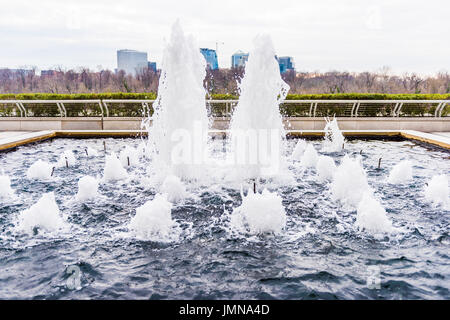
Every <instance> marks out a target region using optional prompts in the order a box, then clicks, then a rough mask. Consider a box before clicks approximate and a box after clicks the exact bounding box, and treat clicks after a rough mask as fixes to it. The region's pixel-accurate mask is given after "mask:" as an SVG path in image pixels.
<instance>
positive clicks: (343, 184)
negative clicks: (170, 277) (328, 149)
mask: <svg viewBox="0 0 450 320" xmlns="http://www.w3.org/2000/svg"><path fill="white" fill-rule="evenodd" d="M369 190H370V187H369V184H368V182H367V176H366V172H365V171H364V169H363V167H362V166H361V162H360V159H359V158H355V159H352V158H350V157H349V156H348V155H345V156H344V158H343V159H342V161H341V164H340V165H339V166H338V167H337V170H336V172H335V174H334V175H333V182H332V183H331V193H332V197H333V199H335V200H340V201H341V202H343V203H348V204H349V205H351V206H356V205H357V204H358V203H359V202H360V201H361V199H362V197H363V195H364V193H365V192H367V191H369Z"/></svg>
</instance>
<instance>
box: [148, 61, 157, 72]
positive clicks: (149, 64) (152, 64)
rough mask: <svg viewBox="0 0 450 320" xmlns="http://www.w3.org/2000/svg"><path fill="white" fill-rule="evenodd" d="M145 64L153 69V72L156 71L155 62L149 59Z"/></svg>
mask: <svg viewBox="0 0 450 320" xmlns="http://www.w3.org/2000/svg"><path fill="white" fill-rule="evenodd" d="M147 66H148V68H149V69H150V70H153V72H156V62H151V61H149V62H148V64H147Z"/></svg>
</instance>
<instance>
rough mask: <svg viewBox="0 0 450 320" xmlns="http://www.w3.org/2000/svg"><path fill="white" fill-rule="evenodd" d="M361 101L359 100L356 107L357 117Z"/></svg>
mask: <svg viewBox="0 0 450 320" xmlns="http://www.w3.org/2000/svg"><path fill="white" fill-rule="evenodd" d="M360 104H361V103H360V102H358V103H357V104H356V107H355V117H358V110H359V106H360Z"/></svg>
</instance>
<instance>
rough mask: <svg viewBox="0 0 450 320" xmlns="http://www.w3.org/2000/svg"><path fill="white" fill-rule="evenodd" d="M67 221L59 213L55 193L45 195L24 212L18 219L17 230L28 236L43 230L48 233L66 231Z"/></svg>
mask: <svg viewBox="0 0 450 320" xmlns="http://www.w3.org/2000/svg"><path fill="white" fill-rule="evenodd" d="M66 227H67V223H66V221H65V220H64V219H63V217H62V215H61V214H60V212H59V208H58V205H57V204H56V200H55V195H54V193H53V192H49V193H44V194H43V195H42V197H41V198H40V199H39V200H38V201H37V202H36V203H35V204H33V205H32V206H31V207H30V208H28V209H26V210H24V211H22V212H21V213H20V214H19V217H18V224H17V229H18V230H20V231H24V232H26V233H28V234H30V235H31V234H33V233H35V231H36V228H37V230H40V229H43V230H45V231H47V232H52V231H57V230H61V229H65V228H66Z"/></svg>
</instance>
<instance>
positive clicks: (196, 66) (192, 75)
mask: <svg viewBox="0 0 450 320" xmlns="http://www.w3.org/2000/svg"><path fill="white" fill-rule="evenodd" d="M205 68H206V62H205V59H204V58H203V56H202V54H201V53H200V51H199V49H198V46H197V44H196V42H195V41H194V39H193V37H188V36H186V35H185V34H184V32H183V30H182V29H181V26H180V23H179V22H178V21H177V22H176V23H175V24H174V25H173V27H172V34H171V37H170V41H169V43H168V44H167V46H166V48H165V49H164V54H163V61H162V65H161V77H160V80H159V88H158V97H157V99H156V101H155V104H154V106H155V114H154V117H153V123H152V126H151V127H148V130H149V137H150V144H151V148H152V150H153V151H154V154H153V162H154V166H155V167H157V168H159V169H157V171H158V172H161V173H164V174H166V173H172V174H175V175H177V176H179V177H180V178H183V179H196V178H198V177H199V176H201V175H202V173H203V172H204V171H203V169H202V166H201V165H202V163H203V162H204V159H205V157H206V153H207V148H206V142H207V138H208V126H209V121H208V116H207V111H206V108H205V96H206V90H205V88H204V87H203V80H204V78H205V75H206V71H205ZM162 179H163V178H162Z"/></svg>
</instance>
